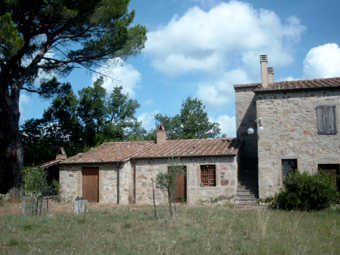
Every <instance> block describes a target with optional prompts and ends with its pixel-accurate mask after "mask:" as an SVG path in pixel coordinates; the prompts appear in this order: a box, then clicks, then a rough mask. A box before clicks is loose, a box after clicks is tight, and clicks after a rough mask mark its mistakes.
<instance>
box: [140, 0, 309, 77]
mask: <svg viewBox="0 0 340 255" xmlns="http://www.w3.org/2000/svg"><path fill="white" fill-rule="evenodd" d="M200 2H201V1H200ZM303 30H304V26H302V25H301V24H300V21H299V20H298V19H297V18H295V17H290V18H289V19H287V20H286V21H285V22H283V21H281V20H280V18H279V17H278V16H277V15H276V14H275V13H274V12H272V11H269V10H263V9H259V10H257V9H254V8H253V7H252V6H251V5H250V4H247V3H244V2H240V1H231V2H228V3H220V4H218V5H216V6H215V7H213V8H211V9H210V10H208V11H204V10H202V9H201V8H199V7H193V8H191V9H189V10H188V11H187V12H186V13H185V14H184V15H183V16H181V17H179V16H174V17H173V18H172V19H171V21H170V22H169V23H168V24H167V25H165V26H161V27H159V28H158V29H156V30H154V31H151V32H149V33H148V41H147V42H146V48H145V53H146V54H147V55H148V56H149V57H151V59H152V64H153V66H154V67H155V68H156V69H158V70H159V71H161V72H163V73H165V74H168V75H182V74H185V73H188V72H205V73H218V72H220V71H221V70H226V69H234V68H237V67H239V66H243V67H245V68H246V69H247V71H248V70H251V71H252V72H255V70H256V73H258V70H259V66H258V56H259V55H260V54H261V53H266V54H268V55H269V56H270V61H271V63H273V64H274V65H275V66H280V65H281V66H283V65H287V64H289V63H291V62H292V61H293V54H292V53H291V45H292V44H293V43H295V42H296V41H298V40H299V38H300V36H301V33H302V31H303ZM235 65H238V66H235Z"/></svg>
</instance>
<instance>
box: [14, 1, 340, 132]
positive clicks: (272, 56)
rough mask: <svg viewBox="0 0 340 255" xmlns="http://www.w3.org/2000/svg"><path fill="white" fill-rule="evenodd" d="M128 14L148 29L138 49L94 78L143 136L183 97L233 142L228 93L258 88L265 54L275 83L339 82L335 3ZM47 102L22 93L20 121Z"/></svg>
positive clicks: (82, 79) (166, 8) (78, 82)
mask: <svg viewBox="0 0 340 255" xmlns="http://www.w3.org/2000/svg"><path fill="white" fill-rule="evenodd" d="M130 7H131V9H134V10H135V11H136V17H135V23H136V24H142V25H145V26H146V27H147V29H148V41H147V42H146V45H145V46H146V47H145V49H144V50H143V51H142V53H141V54H139V55H138V56H132V57H130V58H128V59H127V60H126V61H125V62H124V61H122V60H120V59H115V60H110V61H108V62H107V63H104V64H103V65H102V66H100V67H97V69H96V71H98V72H100V73H104V74H106V75H107V76H108V77H106V78H105V79H104V80H105V82H104V87H105V88H106V89H108V90H112V88H113V87H114V86H123V88H124V91H125V92H127V93H129V95H130V96H131V97H133V98H135V99H137V100H138V102H139V103H140V104H141V107H140V108H139V109H138V113H137V116H138V118H139V120H140V121H142V122H143V125H144V127H145V128H147V129H150V128H153V127H154V122H153V116H154V115H155V114H156V113H162V114H167V115H171V116H172V115H174V114H177V113H178V112H179V110H180V107H181V104H182V103H183V101H184V100H185V99H186V98H187V97H189V96H190V97H198V98H200V99H201V100H202V101H203V102H204V104H205V105H206V110H207V112H208V114H209V117H210V118H211V120H213V121H217V122H219V123H220V125H221V128H222V131H223V132H224V133H226V134H227V135H228V136H229V137H233V136H235V105H234V94H233V87H232V86H233V84H239V83H248V82H259V81H260V65H259V55H260V54H267V55H268V58H269V65H270V66H273V67H274V71H275V80H276V81H278V80H292V79H312V78H323V77H335V76H340V48H339V45H340V33H339V32H338V28H339V26H340V18H339V15H338V10H339V9H340V2H339V1H337V0H299V1H294V0H287V1H273V0H253V1H218V0H153V1H151V0H143V1H141V0H131V4H130ZM97 76H98V75H97V74H95V73H91V72H89V71H86V70H82V69H78V70H75V71H74V72H72V73H71V74H70V75H69V76H67V77H64V78H62V80H63V81H69V82H71V83H72V86H73V88H74V90H75V91H78V90H80V89H81V88H83V87H87V86H89V85H91V84H92V83H93V81H94V80H95V79H96V78H97ZM109 77H110V78H109ZM49 103H50V101H48V100H44V99H39V98H38V97H37V96H34V95H29V94H22V95H21V98H20V109H21V113H22V118H21V121H24V120H25V119H28V118H32V117H33V118H38V117H41V115H42V113H43V111H44V110H45V109H46V108H47V107H48V105H49Z"/></svg>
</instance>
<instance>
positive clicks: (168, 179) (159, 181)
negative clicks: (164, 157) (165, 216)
mask: <svg viewBox="0 0 340 255" xmlns="http://www.w3.org/2000/svg"><path fill="white" fill-rule="evenodd" d="M183 174H184V168H183V166H179V165H177V164H176V163H175V162H172V163H171V164H170V166H169V167H168V172H166V173H162V172H159V173H158V174H157V176H156V187H157V188H158V189H160V190H162V191H165V192H167V195H168V205H169V213H170V216H171V217H173V209H172V204H173V203H174V202H176V201H175V199H176V197H175V194H176V177H177V176H179V175H183Z"/></svg>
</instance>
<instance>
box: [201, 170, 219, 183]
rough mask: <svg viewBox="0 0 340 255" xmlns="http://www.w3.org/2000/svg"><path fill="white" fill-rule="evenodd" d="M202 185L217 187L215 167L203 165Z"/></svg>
mask: <svg viewBox="0 0 340 255" xmlns="http://www.w3.org/2000/svg"><path fill="white" fill-rule="evenodd" d="M201 185H203V186H216V166H215V165H201Z"/></svg>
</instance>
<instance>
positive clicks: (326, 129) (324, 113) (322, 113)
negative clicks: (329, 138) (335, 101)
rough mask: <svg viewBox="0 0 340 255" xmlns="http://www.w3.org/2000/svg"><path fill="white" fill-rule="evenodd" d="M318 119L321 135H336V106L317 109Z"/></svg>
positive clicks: (322, 106)
mask: <svg viewBox="0 0 340 255" xmlns="http://www.w3.org/2000/svg"><path fill="white" fill-rule="evenodd" d="M316 118H317V127H318V134H319V135H335V134H336V108H335V105H319V106H317V107H316Z"/></svg>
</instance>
